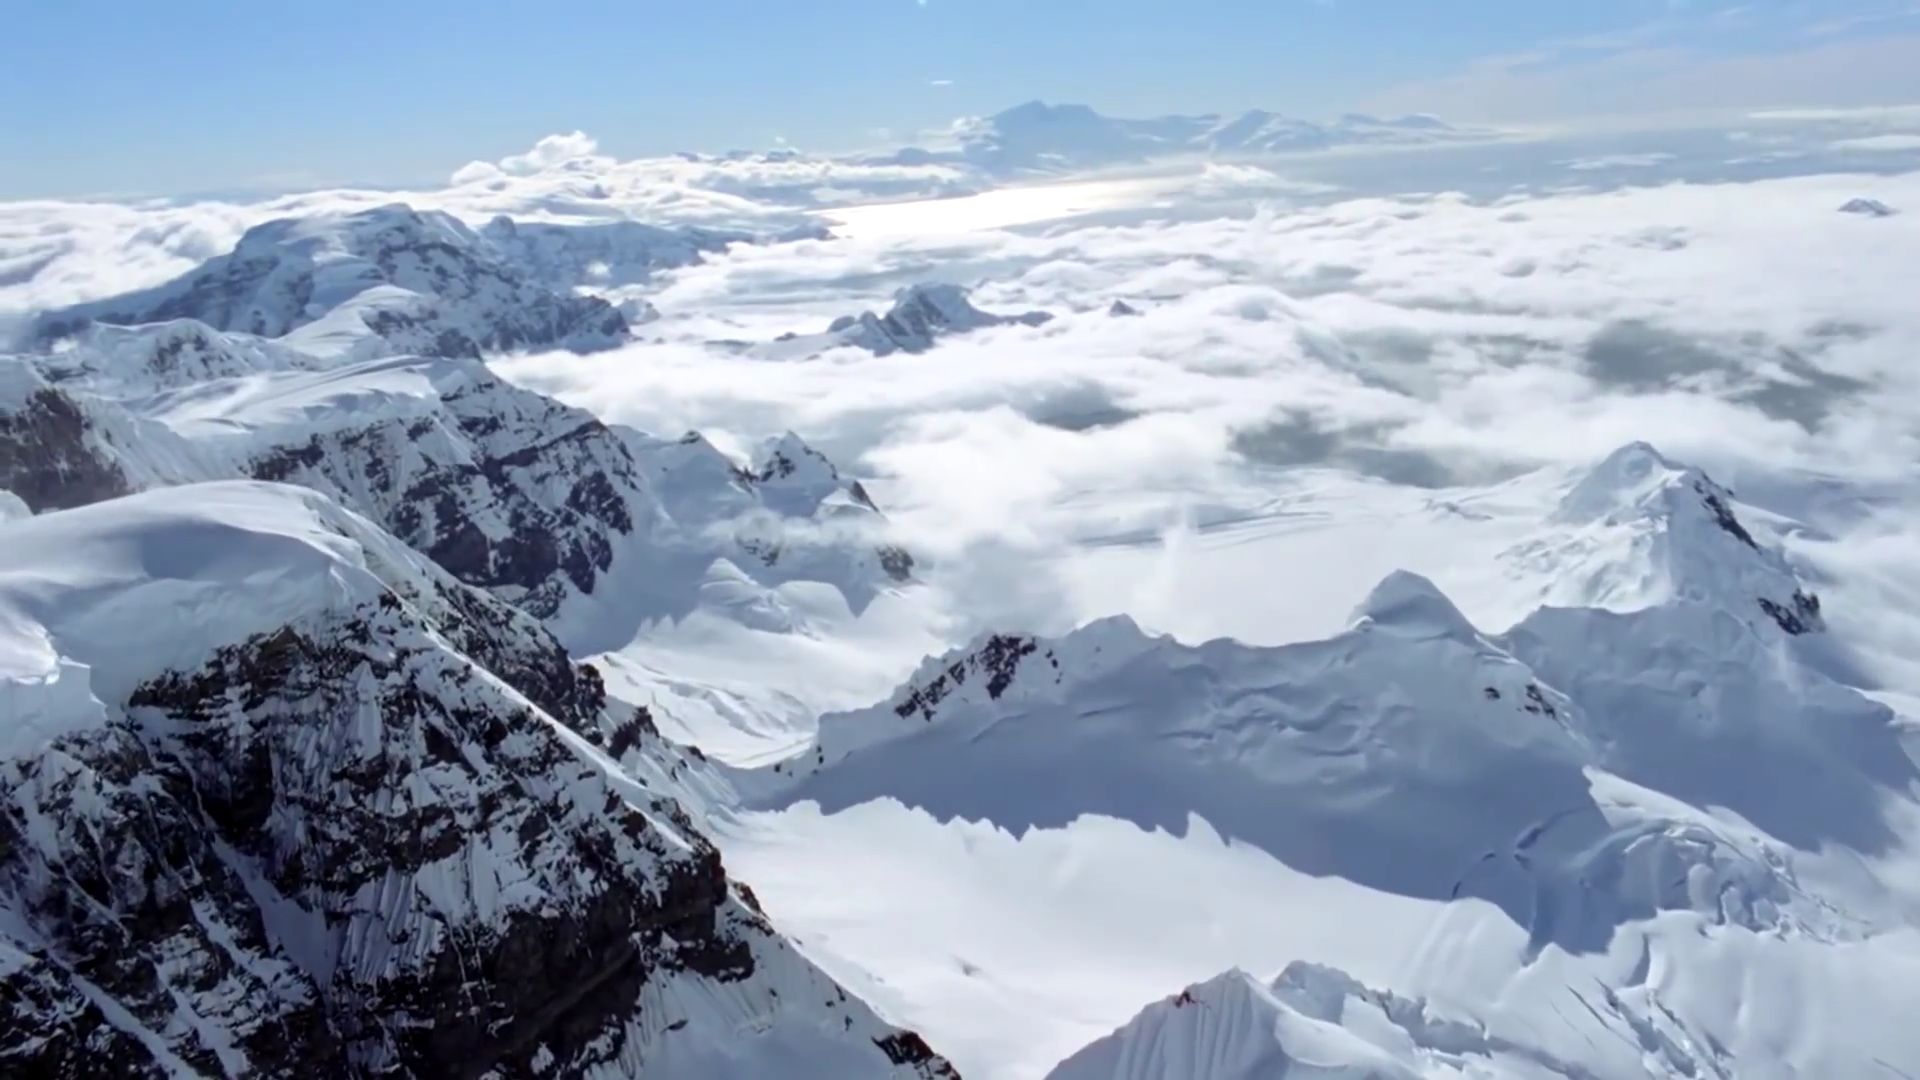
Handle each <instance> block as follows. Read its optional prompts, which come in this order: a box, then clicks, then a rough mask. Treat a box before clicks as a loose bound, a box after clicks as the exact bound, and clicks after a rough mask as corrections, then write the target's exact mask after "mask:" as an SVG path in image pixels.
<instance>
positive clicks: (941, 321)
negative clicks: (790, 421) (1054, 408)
mask: <svg viewBox="0 0 1920 1080" xmlns="http://www.w3.org/2000/svg"><path fill="white" fill-rule="evenodd" d="M969 295H970V293H969V290H967V289H966V288H964V287H962V286H959V285H944V284H922V285H910V286H908V287H906V288H904V289H901V290H900V291H899V292H898V293H896V294H895V295H894V301H893V306H892V307H891V308H889V309H887V313H886V314H885V315H875V314H874V313H873V312H871V311H863V312H861V313H860V314H858V315H843V316H841V317H840V318H838V319H835V320H834V321H833V323H832V324H831V325H829V326H828V327H827V336H828V337H829V338H831V339H833V343H834V344H841V345H853V346H857V347H859V348H862V349H866V350H868V351H869V352H872V353H873V354H874V355H876V356H887V355H889V354H892V353H896V352H906V353H921V352H926V351H927V350H928V349H931V348H933V344H934V339H935V338H938V337H941V336H943V335H946V334H963V333H966V332H967V331H969V330H977V329H980V328H981V327H987V326H1006V325H1019V326H1040V325H1042V324H1043V323H1046V322H1048V321H1050V320H1051V319H1052V318H1053V316H1052V315H1049V314H1048V313H1047V312H1044V311H1029V312H1025V313H1023V314H1019V315H995V314H992V313H990V312H986V311H982V310H980V309H979V308H977V307H974V306H973V303H972V301H971V300H969V299H968V297H969Z"/></svg>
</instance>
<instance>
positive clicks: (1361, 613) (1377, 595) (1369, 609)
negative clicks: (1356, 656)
mask: <svg viewBox="0 0 1920 1080" xmlns="http://www.w3.org/2000/svg"><path fill="white" fill-rule="evenodd" d="M1351 621H1352V624H1353V626H1354V628H1355V629H1357V630H1368V629H1371V630H1375V631H1378V632H1383V633H1391V634H1396V635H1400V636H1405V637H1452V638H1459V639H1462V640H1471V639H1473V638H1476V637H1478V636H1479V631H1478V630H1476V629H1474V626H1473V624H1472V623H1471V622H1469V621H1467V617H1466V616H1465V615H1463V614H1461V612H1460V609H1459V608H1458V607H1456V606H1454V603H1453V601H1452V600H1449V599H1447V596H1446V594H1445V593H1442V592H1441V591H1440V588H1439V586H1437V585H1435V584H1434V583H1433V582H1432V581H1431V580H1429V579H1428V578H1425V577H1422V576H1421V575H1419V574H1415V573H1412V572H1410V571H1406V570H1395V571H1394V572H1393V573H1391V574H1388V575H1387V576H1386V577H1385V578H1383V579H1382V580H1381V582H1380V583H1379V584H1378V585H1375V586H1374V587H1373V591H1372V592H1370V593H1368V594H1367V598H1366V599H1365V600H1363V601H1361V603H1360V606H1359V607H1358V608H1356V609H1355V610H1354V613H1353V618H1352V620H1351Z"/></svg>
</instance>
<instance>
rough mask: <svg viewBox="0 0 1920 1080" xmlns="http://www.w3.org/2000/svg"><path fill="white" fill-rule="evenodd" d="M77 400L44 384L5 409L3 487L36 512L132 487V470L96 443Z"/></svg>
mask: <svg viewBox="0 0 1920 1080" xmlns="http://www.w3.org/2000/svg"><path fill="white" fill-rule="evenodd" d="M94 437H95V436H94V433H93V425H92V423H91V422H90V421H89V420H88V419H87V415H86V413H85V412H83V411H82V410H81V409H80V407H79V405H77V404H76V403H75V402H74V400H73V399H72V398H70V397H68V396H67V395H66V394H65V393H63V392H62V391H60V390H57V389H54V388H52V387H41V388H39V389H37V390H35V391H34V392H33V393H32V394H31V395H29V396H28V398H27V400H26V403H25V405H24V406H23V407H22V408H20V409H18V410H16V411H13V412H8V411H5V410H0V488H5V489H7V490H10V491H12V492H13V493H14V494H15V495H18V496H20V498H21V500H22V501H23V502H25V503H26V504H27V506H28V507H29V508H31V509H32V510H33V511H34V513H45V512H46V511H48V510H64V509H67V508H69V507H74V506H84V505H86V504H88V503H92V502H99V501H100V500H102V499H111V498H114V497H116V496H119V495H125V494H127V493H128V492H130V491H132V490H133V488H132V485H131V484H130V483H129V482H128V480H127V476H126V473H125V472H124V471H123V470H122V469H121V468H120V466H119V465H118V464H116V463H115V462H114V461H113V460H112V459H111V458H109V457H108V456H106V455H105V454H103V453H101V452H100V449H99V448H98V447H97V446H96V445H95V443H94Z"/></svg>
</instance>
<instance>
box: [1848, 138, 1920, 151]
mask: <svg viewBox="0 0 1920 1080" xmlns="http://www.w3.org/2000/svg"><path fill="white" fill-rule="evenodd" d="M1827 146H1828V149H1831V150H1837V151H1841V152H1852V153H1869V154H1890V153H1899V152H1903V151H1909V150H1920V134H1891V135H1863V136H1861V137H1860V138H1857V139H1841V140H1839V141H1837V142H1833V143H1829V144H1827Z"/></svg>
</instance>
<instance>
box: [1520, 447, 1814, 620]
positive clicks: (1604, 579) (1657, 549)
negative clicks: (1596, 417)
mask: <svg viewBox="0 0 1920 1080" xmlns="http://www.w3.org/2000/svg"><path fill="white" fill-rule="evenodd" d="M1735 507H1736V503H1735V499H1734V496H1733V493H1732V492H1730V491H1728V490H1727V489H1725V488H1723V487H1721V486H1720V485H1719V484H1716V483H1715V482H1714V481H1713V479H1712V478H1711V477H1709V476H1707V474H1706V473H1704V472H1702V471H1700V470H1699V469H1696V468H1692V467H1689V466H1681V465H1675V464H1674V463H1672V462H1669V461H1668V460H1667V459H1666V458H1664V457H1662V456H1661V455H1660V453H1659V451H1657V450H1655V449H1654V448H1653V447H1651V446H1648V445H1647V444H1645V443H1633V444H1630V445H1628V446H1625V447H1622V448H1621V449H1619V450H1616V451H1614V452H1613V453H1612V454H1610V455H1608V456H1607V458H1606V459H1605V460H1603V461H1601V462H1600V463H1599V464H1597V465H1595V466H1594V467H1592V468H1591V469H1588V470H1586V471H1585V472H1584V473H1582V474H1578V475H1577V476H1576V478H1575V480H1574V482H1573V483H1572V484H1571V486H1570V487H1569V488H1568V490H1567V492H1566V494H1565V495H1564V496H1563V497H1562V499H1561V501H1560V504H1559V506H1558V508H1557V509H1556V510H1555V511H1554V513H1553V515H1552V518H1551V520H1550V521H1549V522H1547V524H1546V526H1545V527H1544V528H1543V529H1542V530H1541V531H1540V533H1539V534H1538V535H1537V536H1536V537H1534V538H1532V539H1530V540H1528V541H1525V542H1523V543H1522V544H1519V545H1516V546H1515V547H1514V548H1513V549H1512V550H1510V551H1509V552H1507V553H1506V556H1505V557H1506V558H1508V559H1510V560H1513V561H1514V562H1516V563H1518V564H1520V565H1522V566H1525V567H1528V568H1529V569H1530V570H1532V571H1536V572H1540V573H1541V574H1542V575H1543V576H1547V577H1550V579H1551V581H1552V584H1551V585H1550V586H1549V587H1548V590H1547V592H1546V594H1545V595H1544V596H1543V597H1542V600H1543V602H1545V603H1547V604H1551V605H1556V606H1563V607H1598V608H1606V609H1609V610H1617V611H1627V610H1634V609H1639V608H1645V607H1651V606H1655V605H1659V604H1664V603H1668V602H1670V601H1684V602H1692V603H1703V604H1712V605H1719V606H1722V607H1724V608H1726V609H1727V610H1731V611H1734V612H1736V613H1738V614H1740V615H1741V617H1743V618H1749V619H1762V620H1765V621H1767V622H1770V623H1772V624H1773V625H1776V626H1778V627H1779V629H1781V630H1782V631H1785V632H1786V633H1788V634H1805V633H1811V632H1815V631H1818V630H1820V629H1822V628H1823V627H1824V625H1825V624H1824V622H1823V620H1822V619H1821V614H1820V599H1819V597H1818V596H1816V595H1815V594H1814V593H1813V591H1812V590H1810V589H1808V588H1806V587H1805V586H1804V585H1803V584H1802V583H1801V581H1800V579H1799V577H1798V575H1797V574H1796V573H1795V572H1794V570H1793V568H1792V567H1791V566H1790V565H1789V564H1788V562H1787V560H1786V558H1785V557H1784V556H1783V555H1782V554H1781V553H1780V552H1779V551H1778V550H1776V549H1775V548H1774V547H1772V546H1771V545H1769V544H1765V543H1762V541H1761V540H1760V539H1759V538H1758V537H1756V536H1755V535H1754V533H1753V532H1752V531H1751V530H1749V529H1748V527H1747V526H1746V524H1744V523H1743V522H1742V520H1741V518H1740V515H1739V514H1738V513H1737V512H1736V509H1735Z"/></svg>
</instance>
